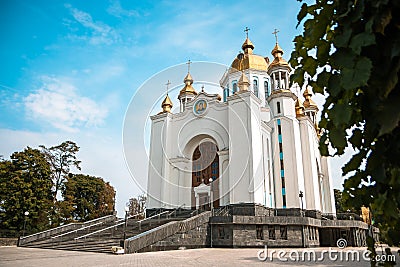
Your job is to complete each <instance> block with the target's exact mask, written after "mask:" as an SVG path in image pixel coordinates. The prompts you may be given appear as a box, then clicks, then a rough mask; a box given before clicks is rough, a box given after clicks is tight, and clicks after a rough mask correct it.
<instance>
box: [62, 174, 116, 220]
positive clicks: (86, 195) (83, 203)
mask: <svg viewBox="0 0 400 267" xmlns="http://www.w3.org/2000/svg"><path fill="white" fill-rule="evenodd" d="M62 195H63V198H64V200H63V201H62V202H60V205H61V206H60V207H61V213H62V214H63V216H64V217H63V221H65V222H69V221H72V220H75V221H87V220H92V219H95V218H98V217H101V216H104V215H106V214H110V213H112V212H113V210H114V199H115V190H114V188H113V187H112V186H111V185H110V184H109V183H105V182H104V180H103V179H102V178H99V177H94V176H89V175H83V174H70V175H69V177H68V179H67V181H65V183H64V187H63V190H62Z"/></svg>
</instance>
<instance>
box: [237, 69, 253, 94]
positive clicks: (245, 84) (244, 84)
mask: <svg viewBox="0 0 400 267" xmlns="http://www.w3.org/2000/svg"><path fill="white" fill-rule="evenodd" d="M238 85H239V89H240V91H247V90H248V88H249V85H250V82H249V79H247V76H246V75H245V74H244V72H242V76H240V79H239V81H238Z"/></svg>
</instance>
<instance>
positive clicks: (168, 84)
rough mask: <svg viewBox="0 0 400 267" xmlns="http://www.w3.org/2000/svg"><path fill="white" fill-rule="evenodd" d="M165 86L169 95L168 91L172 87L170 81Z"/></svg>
mask: <svg viewBox="0 0 400 267" xmlns="http://www.w3.org/2000/svg"><path fill="white" fill-rule="evenodd" d="M165 85H166V86H167V95H168V89H169V86H170V85H171V82H170V81H169V80H168V82H167V83H166V84H165Z"/></svg>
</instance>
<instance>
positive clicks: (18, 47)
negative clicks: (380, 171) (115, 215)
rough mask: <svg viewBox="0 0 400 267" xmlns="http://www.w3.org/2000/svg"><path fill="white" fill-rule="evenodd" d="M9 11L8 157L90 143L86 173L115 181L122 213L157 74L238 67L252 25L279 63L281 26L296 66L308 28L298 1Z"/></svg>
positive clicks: (2, 24)
mask: <svg viewBox="0 0 400 267" xmlns="http://www.w3.org/2000/svg"><path fill="white" fill-rule="evenodd" d="M0 5H1V6H0V10H1V11H0V12H1V16H0V34H1V40H2V41H1V42H0V59H1V66H0V114H1V115H0V116H1V120H0V138H1V139H0V140H2V141H1V143H0V155H4V157H5V158H8V157H9V155H10V154H11V153H12V152H14V151H19V150H22V149H23V148H24V147H26V146H28V145H29V146H31V147H37V146H38V145H40V144H44V145H46V146H52V145H57V144H60V143H61V142H62V141H65V140H72V141H75V142H77V143H78V145H79V146H81V151H80V153H79V157H80V158H81V160H82V161H83V162H82V169H83V170H82V171H83V172H84V173H87V174H91V175H97V176H101V177H103V178H105V179H106V180H107V181H110V182H111V184H112V185H113V186H114V187H115V188H116V190H117V207H118V210H120V211H122V210H123V206H124V205H125V202H126V201H127V200H128V199H129V197H132V196H136V195H137V194H139V193H140V189H139V188H138V187H137V186H136V185H135V183H134V182H133V181H132V179H131V178H130V174H129V172H128V170H127V167H126V165H125V162H124V156H123V148H122V129H123V121H124V116H125V112H126V110H127V107H128V105H129V103H130V99H131V98H132V96H133V94H134V93H135V92H136V90H137V89H138V88H139V87H140V86H141V85H142V84H143V83H144V82H145V81H146V80H147V79H149V78H150V77H151V76H152V75H154V74H156V73H158V72H160V71H162V70H163V69H165V68H168V67H170V66H174V65H178V64H183V65H182V67H183V66H185V65H184V63H185V62H186V61H187V60H188V59H190V60H191V61H193V62H198V61H211V62H218V63H222V64H227V65H229V64H230V63H231V62H232V60H233V58H234V57H235V55H236V54H237V53H238V52H239V50H240V47H241V44H242V43H243V41H244V39H245V34H244V32H243V30H244V28H245V27H246V26H247V27H249V28H250V29H251V30H250V32H249V37H250V39H251V40H252V42H253V43H254V45H255V51H254V52H255V53H257V54H261V55H264V56H270V51H271V50H272V48H273V46H274V42H275V39H274V36H273V35H272V32H273V30H274V29H275V28H278V29H279V31H280V32H279V43H280V46H281V47H282V48H283V49H284V50H285V51H286V54H285V55H284V56H285V57H286V58H287V59H288V58H289V57H290V51H291V50H292V48H293V44H292V40H293V38H294V36H295V35H296V34H297V33H299V30H300V29H297V30H296V28H295V26H296V24H297V20H296V16H297V12H298V10H299V8H300V3H298V2H297V1H295V0H280V1H159V2H158V1H155V3H154V2H150V1H149V2H147V1H123V0H110V1H100V0H99V1H68V0H66V1H40V0H38V1H28V0H25V1H20V0H13V1H1V3H0ZM184 75H185V73H184V70H183V71H182V79H183V77H184ZM193 76H194V78H196V74H195V73H193ZM174 82H175V85H178V84H179V83H182V81H174ZM161 88H164V85H163V84H162V83H161V82H160V88H157V89H161ZM151 93H152V92H150V90H149V94H151ZM175 101H176V100H175ZM138 134H142V135H143V129H139V130H138ZM133 138H142V139H143V136H137V137H136V136H135V137H133ZM335 172H338V170H335ZM334 184H335V185H336V187H338V186H340V184H341V181H335V182H334Z"/></svg>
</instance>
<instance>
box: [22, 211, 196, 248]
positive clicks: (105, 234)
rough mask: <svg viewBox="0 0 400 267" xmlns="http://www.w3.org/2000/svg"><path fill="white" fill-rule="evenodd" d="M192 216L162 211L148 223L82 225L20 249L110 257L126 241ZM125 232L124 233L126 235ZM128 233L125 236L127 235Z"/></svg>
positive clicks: (111, 220) (28, 241) (27, 240)
mask: <svg viewBox="0 0 400 267" xmlns="http://www.w3.org/2000/svg"><path fill="white" fill-rule="evenodd" d="M191 214H192V211H190V210H180V211H179V212H177V211H176V210H173V211H172V212H171V211H163V212H159V213H156V214H154V215H152V216H149V218H146V219H141V220H139V219H136V218H133V217H130V218H128V219H127V221H126V227H125V219H118V218H116V217H115V216H113V217H110V216H108V217H103V218H99V219H96V220H94V221H91V222H86V223H85V224H81V225H74V224H71V225H67V226H64V228H63V227H59V228H58V229H57V228H56V229H52V231H51V230H48V231H45V232H46V233H44V234H43V232H42V233H38V234H35V235H31V236H27V237H24V238H21V239H20V242H19V246H21V247H32V248H43V249H60V250H75V251H88V252H102V253H111V247H113V246H123V244H124V236H125V238H126V239H128V238H132V237H135V236H137V235H140V234H142V233H145V232H147V231H150V230H152V229H154V228H157V227H160V226H162V225H164V224H167V223H170V222H175V221H183V220H185V219H187V218H189V217H190V216H191ZM124 229H125V231H124ZM124 233H125V235H124Z"/></svg>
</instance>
